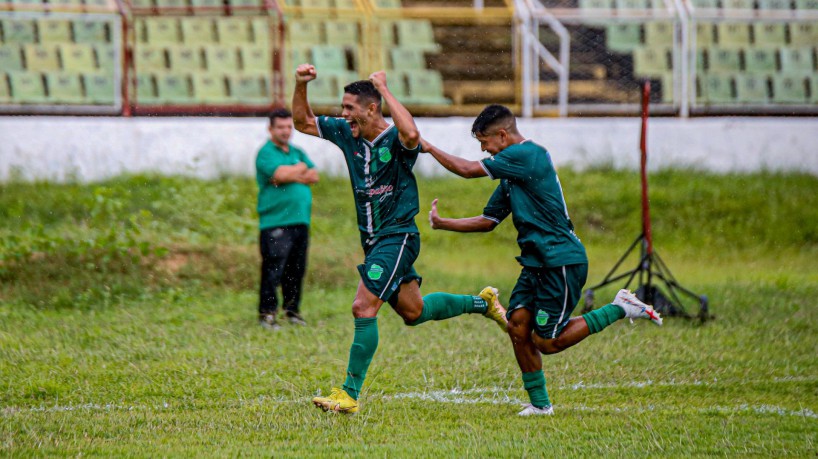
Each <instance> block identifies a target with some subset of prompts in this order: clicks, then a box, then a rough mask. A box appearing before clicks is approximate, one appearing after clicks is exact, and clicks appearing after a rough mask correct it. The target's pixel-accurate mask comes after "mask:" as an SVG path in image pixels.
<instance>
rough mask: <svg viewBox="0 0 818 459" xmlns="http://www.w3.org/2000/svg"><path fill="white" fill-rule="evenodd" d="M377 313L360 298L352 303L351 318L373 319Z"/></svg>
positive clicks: (375, 309)
mask: <svg viewBox="0 0 818 459" xmlns="http://www.w3.org/2000/svg"><path fill="white" fill-rule="evenodd" d="M377 312H378V311H377V308H375V307H373V305H371V304H369V303H368V302H367V301H365V300H363V299H361V298H355V301H353V302H352V316H353V317H355V318H356V319H361V318H365V317H375V315H376V314H377Z"/></svg>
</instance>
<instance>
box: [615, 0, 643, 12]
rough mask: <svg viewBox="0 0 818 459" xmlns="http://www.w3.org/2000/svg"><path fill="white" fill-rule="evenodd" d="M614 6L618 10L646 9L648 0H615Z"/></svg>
mask: <svg viewBox="0 0 818 459" xmlns="http://www.w3.org/2000/svg"><path fill="white" fill-rule="evenodd" d="M614 6H616V9H618V10H646V9H648V0H614Z"/></svg>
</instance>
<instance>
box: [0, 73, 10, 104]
mask: <svg viewBox="0 0 818 459" xmlns="http://www.w3.org/2000/svg"><path fill="white" fill-rule="evenodd" d="M9 102H11V89H9V81H8V76H7V75H6V74H5V73H0V104H7V103H9Z"/></svg>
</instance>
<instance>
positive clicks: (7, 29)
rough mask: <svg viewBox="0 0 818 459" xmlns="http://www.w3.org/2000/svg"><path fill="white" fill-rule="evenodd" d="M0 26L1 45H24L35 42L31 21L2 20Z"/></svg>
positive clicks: (35, 37)
mask: <svg viewBox="0 0 818 459" xmlns="http://www.w3.org/2000/svg"><path fill="white" fill-rule="evenodd" d="M0 25H2V26H3V43H6V44H10V43H20V44H25V43H36V42H37V34H36V32H35V30H34V22H33V21H29V20H27V19H2V20H0Z"/></svg>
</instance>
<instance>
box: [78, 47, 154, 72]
mask: <svg viewBox="0 0 818 459" xmlns="http://www.w3.org/2000/svg"><path fill="white" fill-rule="evenodd" d="M94 56H96V58H97V68H99V70H100V72H102V73H111V74H112V73H113V71H114V63H115V62H117V60H116V50H115V49H114V47H113V46H111V45H107V44H99V45H95V46H94ZM162 68H163V69H164V68H165V67H164V56H162Z"/></svg>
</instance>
